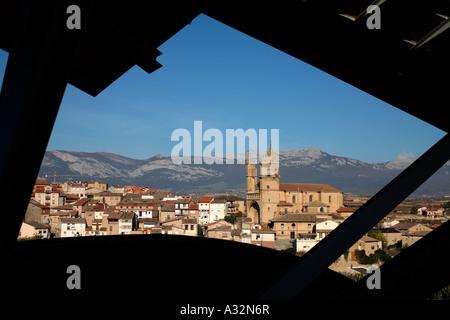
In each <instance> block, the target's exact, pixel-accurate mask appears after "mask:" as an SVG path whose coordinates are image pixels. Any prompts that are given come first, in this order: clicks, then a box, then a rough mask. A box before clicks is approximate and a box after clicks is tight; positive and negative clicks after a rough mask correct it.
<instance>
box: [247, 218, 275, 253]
mask: <svg viewBox="0 0 450 320" xmlns="http://www.w3.org/2000/svg"><path fill="white" fill-rule="evenodd" d="M275 234H276V233H275V231H274V230H272V229H269V228H265V227H263V226H262V225H260V224H255V225H253V228H252V229H251V238H250V243H251V244H253V245H257V246H261V247H266V248H270V249H275Z"/></svg>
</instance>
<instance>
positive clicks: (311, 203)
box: [304, 200, 329, 207]
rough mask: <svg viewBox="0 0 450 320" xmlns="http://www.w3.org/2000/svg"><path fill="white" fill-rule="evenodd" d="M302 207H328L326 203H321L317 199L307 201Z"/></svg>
mask: <svg viewBox="0 0 450 320" xmlns="http://www.w3.org/2000/svg"><path fill="white" fill-rule="evenodd" d="M304 207H329V205H328V204H326V203H323V202H321V201H319V200H314V201H312V202H308V203H306V204H305V205H304Z"/></svg>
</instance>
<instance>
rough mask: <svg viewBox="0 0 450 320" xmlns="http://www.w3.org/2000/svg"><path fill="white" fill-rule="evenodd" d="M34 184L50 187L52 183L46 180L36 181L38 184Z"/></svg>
mask: <svg viewBox="0 0 450 320" xmlns="http://www.w3.org/2000/svg"><path fill="white" fill-rule="evenodd" d="M34 184H35V185H46V186H48V185H50V183H48V181H47V180H45V179H36V182H35V183H34Z"/></svg>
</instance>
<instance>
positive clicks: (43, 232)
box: [18, 221, 50, 239]
mask: <svg viewBox="0 0 450 320" xmlns="http://www.w3.org/2000/svg"><path fill="white" fill-rule="evenodd" d="M34 236H41V237H42V239H49V238H50V227H49V226H48V225H45V224H42V223H39V222H35V221H28V222H23V223H22V226H21V227H20V231H19V236H18V239H26V238H32V237H34Z"/></svg>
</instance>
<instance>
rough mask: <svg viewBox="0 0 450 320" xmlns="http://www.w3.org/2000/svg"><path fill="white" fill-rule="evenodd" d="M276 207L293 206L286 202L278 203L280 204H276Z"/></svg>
mask: <svg viewBox="0 0 450 320" xmlns="http://www.w3.org/2000/svg"><path fill="white" fill-rule="evenodd" d="M278 206H279V207H280V206H291V207H292V206H293V204H292V203H290V202H287V201H280V202H278Z"/></svg>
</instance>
